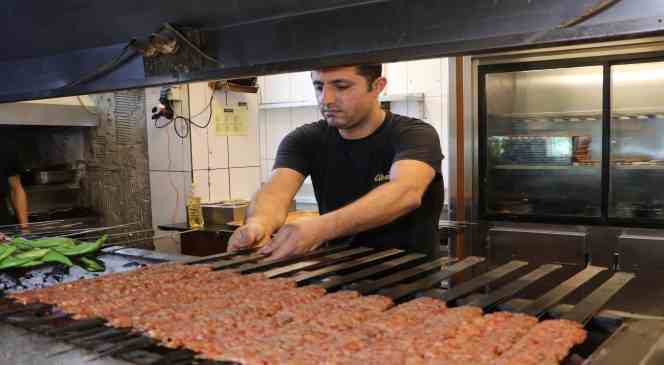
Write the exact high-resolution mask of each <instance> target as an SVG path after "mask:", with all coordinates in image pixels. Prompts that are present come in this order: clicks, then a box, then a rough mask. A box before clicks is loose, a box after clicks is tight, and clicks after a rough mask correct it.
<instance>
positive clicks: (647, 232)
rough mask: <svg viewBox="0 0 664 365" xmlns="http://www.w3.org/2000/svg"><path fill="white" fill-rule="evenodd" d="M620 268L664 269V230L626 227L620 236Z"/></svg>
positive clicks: (627, 269)
mask: <svg viewBox="0 0 664 365" xmlns="http://www.w3.org/2000/svg"><path fill="white" fill-rule="evenodd" d="M617 252H618V254H619V255H620V268H621V269H622V270H625V271H633V272H636V273H640V272H643V273H645V272H652V271H658V270H659V271H664V230H657V229H636V228H632V229H625V230H623V231H622V232H621V234H620V236H618V250H617Z"/></svg>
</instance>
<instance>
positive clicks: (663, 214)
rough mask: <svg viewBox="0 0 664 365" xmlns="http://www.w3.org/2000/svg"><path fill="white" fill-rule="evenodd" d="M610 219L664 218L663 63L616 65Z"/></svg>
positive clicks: (612, 95)
mask: <svg viewBox="0 0 664 365" xmlns="http://www.w3.org/2000/svg"><path fill="white" fill-rule="evenodd" d="M610 150H611V154H610V156H611V158H610V161H611V164H610V189H609V197H608V199H609V205H608V214H609V218H618V219H631V220H640V221H663V222H664V188H663V186H664V184H663V183H664V62H649V63H632V64H623V65H613V66H612V67H611V148H610Z"/></svg>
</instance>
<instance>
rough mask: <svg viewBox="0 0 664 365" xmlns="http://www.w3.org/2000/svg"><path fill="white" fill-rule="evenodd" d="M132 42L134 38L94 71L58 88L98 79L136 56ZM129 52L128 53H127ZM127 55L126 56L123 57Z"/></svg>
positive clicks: (66, 87)
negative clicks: (132, 48)
mask: <svg viewBox="0 0 664 365" xmlns="http://www.w3.org/2000/svg"><path fill="white" fill-rule="evenodd" d="M133 44H134V40H131V41H130V42H129V43H127V44H126V45H125V46H124V48H123V49H122V51H121V52H120V53H119V54H118V55H117V56H115V57H114V58H113V59H112V60H110V61H109V62H107V63H105V64H104V65H101V66H99V67H98V68H97V69H96V70H95V71H93V72H92V73H91V74H89V75H87V76H84V77H82V78H80V79H78V80H75V81H71V82H69V83H67V84H66V85H64V86H61V87H60V88H59V89H68V88H71V87H74V86H77V85H80V84H85V83H88V82H90V81H94V80H96V79H98V78H99V77H101V76H103V75H105V74H107V73H109V72H111V71H113V70H115V69H117V68H118V67H119V66H120V65H122V64H123V63H125V62H127V61H129V60H131V59H132V58H134V57H136V56H137V55H138V52H136V51H135V50H131V47H132V45H133ZM128 52H129V53H128ZM125 56H127V57H125Z"/></svg>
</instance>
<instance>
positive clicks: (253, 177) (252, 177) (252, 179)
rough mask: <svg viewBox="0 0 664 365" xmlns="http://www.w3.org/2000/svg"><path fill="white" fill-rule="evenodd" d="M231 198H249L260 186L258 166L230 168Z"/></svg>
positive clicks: (259, 169)
mask: <svg viewBox="0 0 664 365" xmlns="http://www.w3.org/2000/svg"><path fill="white" fill-rule="evenodd" d="M230 182H231V199H251V197H252V196H253V195H254V193H255V192H256V190H258V188H259V187H260V182H261V168H260V167H240V168H231V170H230Z"/></svg>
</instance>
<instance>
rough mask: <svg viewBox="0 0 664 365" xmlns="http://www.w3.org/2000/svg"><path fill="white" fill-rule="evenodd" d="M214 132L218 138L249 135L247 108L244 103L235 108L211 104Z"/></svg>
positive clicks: (215, 103)
mask: <svg viewBox="0 0 664 365" xmlns="http://www.w3.org/2000/svg"><path fill="white" fill-rule="evenodd" d="M212 108H213V118H214V130H215V132H216V134H217V135H218V136H246V135H248V134H249V108H248V106H247V104H246V103H238V106H237V107H230V106H226V107H223V108H222V107H221V106H220V105H219V104H218V103H217V102H216V101H214V102H213V104H212Z"/></svg>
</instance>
